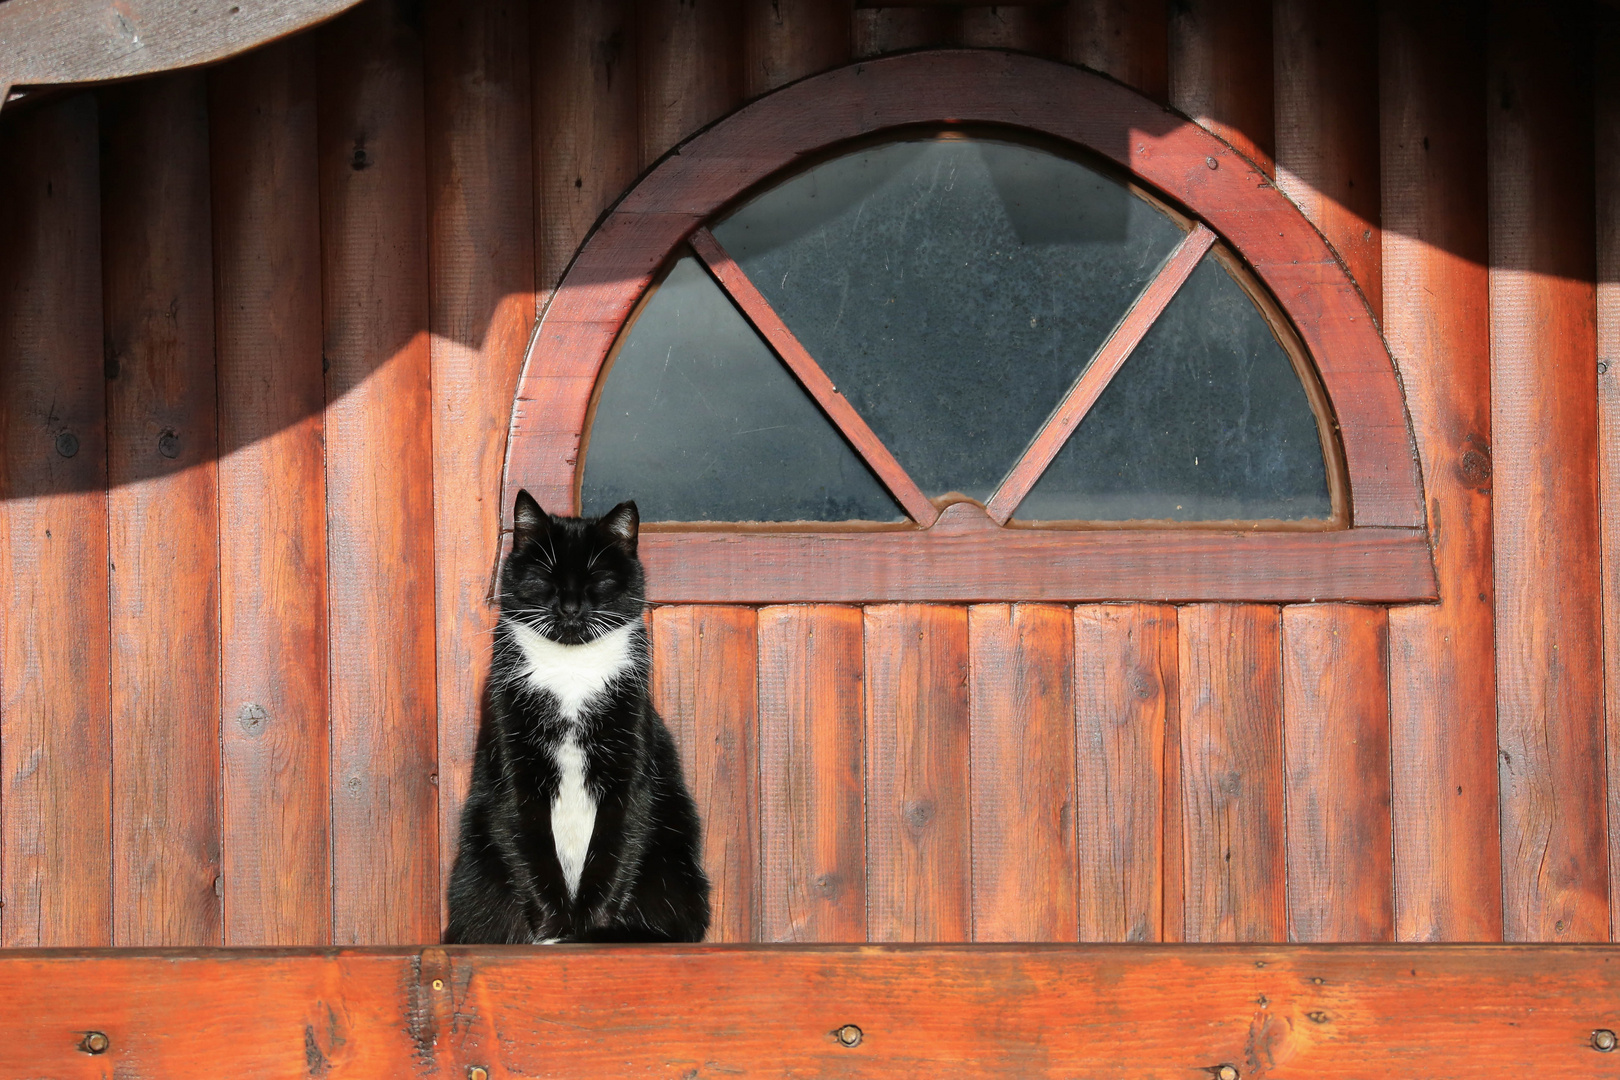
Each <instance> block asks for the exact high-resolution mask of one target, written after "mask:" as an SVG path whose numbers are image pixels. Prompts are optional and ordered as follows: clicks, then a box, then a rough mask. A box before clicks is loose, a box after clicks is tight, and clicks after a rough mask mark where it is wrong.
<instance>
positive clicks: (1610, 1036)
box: [1592, 1028, 1620, 1054]
mask: <svg viewBox="0 0 1620 1080" xmlns="http://www.w3.org/2000/svg"><path fill="white" fill-rule="evenodd" d="M1616 1045H1620V1040H1616V1038H1615V1034H1614V1032H1612V1031H1610V1030H1609V1029H1608V1028H1598V1029H1597V1030H1596V1031H1594V1032H1592V1049H1594V1050H1601V1051H1602V1052H1603V1053H1605V1054H1607V1053H1608V1052H1609V1051H1610V1050H1613V1049H1614V1048H1615V1046H1616Z"/></svg>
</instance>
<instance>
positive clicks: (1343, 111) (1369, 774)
mask: <svg viewBox="0 0 1620 1080" xmlns="http://www.w3.org/2000/svg"><path fill="white" fill-rule="evenodd" d="M1273 14H1274V18H1275V20H1276V46H1277V49H1276V64H1275V72H1276V83H1277V88H1276V97H1277V124H1276V129H1277V186H1278V187H1279V188H1281V189H1282V190H1283V191H1284V193H1286V194H1287V195H1288V196H1289V197H1290V198H1292V199H1293V200H1294V202H1295V203H1296V204H1297V205H1298V206H1299V207H1300V209H1301V210H1302V211H1304V213H1305V216H1306V217H1308V218H1310V220H1311V223H1312V224H1314V225H1315V226H1316V227H1317V228H1318V229H1320V230H1321V231H1322V234H1323V235H1324V236H1325V237H1326V238H1327V239H1328V241H1329V243H1330V244H1332V245H1333V247H1334V249H1335V250H1336V251H1337V252H1338V254H1339V257H1340V258H1341V259H1342V260H1343V261H1344V263H1345V265H1346V268H1347V269H1348V270H1349V272H1350V275H1351V277H1352V278H1353V279H1354V280H1355V282H1356V284H1357V286H1358V287H1359V288H1360V289H1361V291H1362V293H1363V295H1364V296H1365V297H1366V298H1367V303H1368V306H1369V308H1370V311H1371V313H1372V314H1374V315H1376V314H1377V313H1378V312H1379V311H1380V310H1381V302H1382V300H1381V298H1382V291H1381V290H1382V279H1381V266H1380V258H1379V253H1380V237H1379V230H1378V221H1379V217H1378V198H1379V195H1378V180H1379V168H1380V162H1379V146H1378V138H1379V131H1378V125H1379V117H1378V96H1377V86H1378V22H1377V12H1376V10H1375V8H1374V5H1373V4H1371V3H1367V2H1362V0H1355V2H1351V3H1344V4H1312V3H1307V2H1303V0H1282V2H1279V3H1277V4H1276V5H1275V6H1274V8H1273ZM1388 644H1389V642H1388V624H1387V619H1386V617H1385V615H1384V613H1383V612H1381V611H1375V610H1374V609H1367V608H1356V607H1345V606H1337V605H1330V606H1312V607H1307V608H1290V609H1287V610H1285V612H1284V615H1283V668H1284V672H1283V674H1284V717H1285V725H1286V731H1285V737H1284V740H1283V742H1284V746H1285V748H1286V751H1287V761H1288V799H1289V802H1288V845H1289V851H1288V864H1289V878H1288V889H1289V933H1290V936H1291V937H1292V938H1294V939H1295V940H1301V941H1384V940H1389V939H1390V937H1391V936H1392V935H1393V920H1394V911H1395V903H1394V896H1393V884H1392V873H1393V855H1392V853H1391V840H1390V814H1391V811H1390V763H1389V738H1390V735H1389V730H1390V729H1389V724H1390V711H1389V680H1388V666H1387V664H1388ZM1347 744H1348V745H1347Z"/></svg>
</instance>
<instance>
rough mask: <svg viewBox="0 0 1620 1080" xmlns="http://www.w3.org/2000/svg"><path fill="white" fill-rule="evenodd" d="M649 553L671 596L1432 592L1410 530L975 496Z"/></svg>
mask: <svg viewBox="0 0 1620 1080" xmlns="http://www.w3.org/2000/svg"><path fill="white" fill-rule="evenodd" d="M641 557H642V561H644V562H645V563H646V564H647V567H648V571H649V586H648V587H649V590H650V591H651V594H652V597H651V598H652V599H654V600H659V601H663V602H665V603H703V602H708V603H733V604H746V603H755V604H758V603H771V602H783V603H791V602H814V601H818V600H819V601H827V602H834V603H837V602H845V603H860V602H864V601H871V600H927V601H974V600H986V601H992V600H1068V601H1076V600H1082V601H1087V600H1264V601H1272V602H1289V601H1293V602H1299V601H1309V600H1315V599H1322V600H1359V601H1368V602H1389V601H1401V600H1422V599H1429V598H1432V597H1433V596H1434V572H1433V569H1432V568H1431V567H1430V565H1429V548H1428V544H1427V542H1426V541H1425V539H1424V537H1423V534H1422V533H1420V532H1417V531H1415V530H1404V529H1353V530H1341V531H1335V532H1273V533H1267V532H1257V531H1251V532H1215V531H1204V530H1197V529H1165V530H1140V531H1137V530H1126V531H1120V530H1102V529H1095V530H1057V529H1054V530H1037V529H997V528H996V527H995V525H994V523H993V522H991V521H990V519H989V518H987V517H985V516H984V511H982V510H980V509H979V508H978V506H976V505H974V504H972V503H955V504H953V505H952V506H949V507H946V509H945V511H944V513H943V514H941V515H940V522H939V524H938V525H936V526H935V527H934V528H933V529H930V530H928V531H926V532H910V531H890V530H875V531H870V532H846V533H834V532H804V533H785V532H719V531H710V532H696V531H693V532H645V533H643V534H642V540H641Z"/></svg>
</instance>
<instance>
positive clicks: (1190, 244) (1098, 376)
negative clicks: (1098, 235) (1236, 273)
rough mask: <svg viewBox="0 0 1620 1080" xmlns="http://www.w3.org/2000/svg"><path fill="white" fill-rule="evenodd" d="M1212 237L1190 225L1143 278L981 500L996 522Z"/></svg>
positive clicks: (1008, 512)
mask: <svg viewBox="0 0 1620 1080" xmlns="http://www.w3.org/2000/svg"><path fill="white" fill-rule="evenodd" d="M1214 242H1215V234H1214V233H1212V232H1210V231H1209V229H1207V228H1206V227H1205V226H1204V225H1203V224H1198V225H1195V226H1194V227H1193V230H1192V232H1190V233H1188V234H1187V236H1186V237H1185V238H1184V239H1183V240H1182V241H1181V243H1180V244H1179V245H1178V246H1177V247H1176V250H1175V251H1173V252H1172V253H1171V254H1170V258H1168V259H1166V260H1165V264H1164V266H1163V267H1162V268H1161V269H1160V270H1159V273H1158V275H1157V276H1156V277H1155V278H1154V279H1153V280H1152V281H1150V282H1148V286H1147V288H1145V289H1143V290H1142V294H1141V295H1140V296H1138V297H1137V298H1136V302H1135V303H1133V304H1132V305H1131V309H1130V310H1129V311H1127V312H1126V313H1125V317H1124V318H1123V319H1121V320H1120V321H1119V325H1118V326H1116V327H1114V330H1113V333H1111V334H1109V335H1108V340H1107V341H1104V342H1103V343H1102V346H1101V347H1100V348H1099V349H1098V350H1097V355H1096V356H1094V357H1092V359H1091V363H1090V364H1088V365H1087V366H1086V369H1085V370H1084V371H1083V372H1081V373H1080V378H1078V379H1076V380H1075V383H1074V386H1073V387H1071V388H1070V390H1069V393H1068V395H1067V396H1066V397H1064V399H1063V401H1062V402H1060V403H1059V404H1058V407H1057V408H1056V409H1055V410H1054V411H1053V413H1052V416H1051V419H1049V420H1047V421H1046V424H1045V425H1044V426H1043V427H1042V428H1041V430H1040V431H1039V432H1038V433H1037V434H1036V436H1035V438H1034V440H1033V441H1032V442H1031V443H1030V444H1029V449H1028V450H1026V451H1024V456H1023V457H1021V458H1019V459H1018V464H1016V465H1014V466H1013V467H1012V471H1011V472H1009V473H1008V474H1007V477H1006V479H1004V480H1003V481H1002V482H1001V486H1000V487H998V488H997V489H996V493H995V494H994V495H992V496H991V497H990V501H989V502H988V503H986V504H985V510H986V511H987V512H988V513H989V515H990V517H991V518H992V519H993V520H994V521H995V523H996V524H997V525H1005V524H1006V523H1007V519H1008V518H1010V517H1012V516H1013V511H1015V510H1017V509H1018V504H1019V503H1021V502H1023V501H1024V496H1025V495H1028V494H1029V489H1030V488H1032V487H1034V486H1035V481H1037V480H1039V479H1040V478H1041V474H1042V473H1044V472H1045V471H1046V467H1047V466H1048V465H1050V464H1052V459H1053V458H1054V457H1056V456H1057V452H1058V451H1059V450H1061V449H1063V444H1064V443H1066V442H1068V441H1069V436H1070V435H1072V434H1074V429H1075V428H1076V427H1078V426H1080V421H1081V420H1084V419H1085V417H1086V413H1088V412H1090V411H1091V407H1092V406H1093V405H1095V404H1096V403H1097V399H1098V398H1099V397H1101V396H1102V392H1103V390H1104V389H1105V388H1107V386H1108V384H1109V383H1110V382H1112V381H1113V378H1114V376H1115V375H1117V374H1119V369H1120V366H1121V365H1123V364H1124V363H1125V358H1126V357H1128V356H1130V355H1131V351H1132V350H1133V349H1135V348H1136V347H1137V345H1139V344H1141V342H1142V338H1143V337H1144V336H1145V335H1146V334H1147V332H1148V328H1149V327H1151V326H1152V325H1153V323H1154V322H1155V321H1156V320H1157V319H1158V317H1159V316H1160V315H1162V314H1163V313H1164V309H1165V308H1166V307H1167V306H1169V304H1170V301H1171V300H1172V299H1174V298H1175V295H1176V293H1177V292H1179V291H1180V289H1181V287H1182V286H1183V285H1185V284H1186V283H1187V278H1188V277H1189V276H1190V275H1191V274H1192V272H1193V270H1194V268H1196V267H1197V266H1198V261H1199V260H1200V259H1202V258H1203V257H1204V254H1205V253H1206V252H1208V251H1209V248H1210V245H1211V244H1213V243H1214Z"/></svg>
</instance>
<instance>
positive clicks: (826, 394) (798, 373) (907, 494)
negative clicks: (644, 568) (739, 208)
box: [689, 229, 939, 529]
mask: <svg viewBox="0 0 1620 1080" xmlns="http://www.w3.org/2000/svg"><path fill="white" fill-rule="evenodd" d="M689 242H690V243H691V245H692V250H693V251H695V252H697V256H698V258H700V259H702V260H703V262H704V264H705V265H707V266H708V268H709V270H710V272H712V273H713V274H714V276H715V279H716V280H717V281H719V282H720V287H721V288H722V289H724V290H725V291H726V292H727V293H728V294H729V295H730V296H731V298H732V300H734V301H736V303H737V306H738V307H740V308H742V311H743V314H744V315H746V316H747V317H748V321H749V322H751V323H753V324H754V329H756V330H758V331H759V332H760V334H761V335H762V336H763V337H764V338H765V340H766V342H767V343H769V344H770V346H771V348H772V349H773V350H775V352H776V355H777V356H780V357H781V358H782V362H783V363H784V364H786V365H787V366H788V370H790V371H792V372H793V374H794V376H795V377H796V378H797V379H798V380H799V382H800V384H801V385H802V386H803V387H804V388H805V389H806V390H807V391H809V392H810V396H811V397H813V398H815V399H816V404H818V405H820V406H821V409H822V411H823V412H825V413H826V414H827V418H828V419H830V420H831V421H832V422H833V423H834V424H835V425H837V427H838V430H839V431H841V432H843V434H844V438H846V439H848V440H849V444H850V445H851V446H853V447H854V448H855V452H856V453H857V454H859V455H861V457H862V458H864V459H865V460H866V464H867V465H869V466H870V467H871V469H872V471H873V472H874V473H876V474H877V477H878V479H879V480H880V481H881V482H882V483H883V486H884V487H886V488H888V489H889V493H890V494H891V495H893V496H894V497H895V500H896V501H897V502H899V504H900V505H901V506H902V507H903V508H904V509H905V511H906V513H908V514H910V515H911V516H912V518H913V519H914V520H915V521H916V522H917V524H918V525H921V526H922V527H923V528H925V529H926V528H928V526H930V525H932V524H933V523H934V521H935V520H936V519H937V518H938V517H939V508H938V507H937V506H935V505H934V504H933V503H932V502H930V501H929V499H928V496H927V495H924V494H923V492H922V489H921V488H919V487H918V486H917V484H916V482H915V481H913V480H912V479H911V477H910V476H909V475H908V474H907V473H906V470H905V469H904V468H902V467H901V465H900V463H899V462H898V461H896V460H895V458H894V455H893V454H891V453H889V448H888V447H887V446H884V445H883V441H882V440H881V439H879V438H878V437H877V435H876V434H874V433H873V431H872V429H871V428H870V427H868V426H867V425H866V421H865V420H862V419H861V415H860V413H858V412H856V411H855V406H853V405H851V404H850V403H849V399H847V398H846V397H844V395H843V394H840V393H839V392H838V388H837V387H836V386H834V385H833V381H832V379H830V378H828V377H827V373H826V372H825V371H822V370H821V365H820V364H818V363H816V361H815V358H814V357H812V356H811V355H810V353H809V351H808V350H807V349H805V347H804V346H803V345H801V344H800V343H799V339H798V338H797V337H795V336H794V334H793V331H791V330H789V329H788V328H787V324H786V323H784V322H783V321H782V317H781V316H780V315H778V314H777V313H776V309H774V308H772V307H771V305H770V302H769V301H767V300H766V299H765V297H764V296H763V295H761V294H760V291H759V290H758V289H756V288H754V283H753V282H752V281H750V280H748V275H747V274H745V273H743V271H742V267H740V266H738V265H737V263H736V260H734V259H733V258H732V257H731V256H730V255H728V254H727V253H726V249H725V248H723V247H721V246H720V241H718V240H716V239H715V238H714V234H713V233H711V232H710V231H709V230H708V229H698V230H697V232H695V233H693V234H692V235H691V237H690V240H689Z"/></svg>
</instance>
